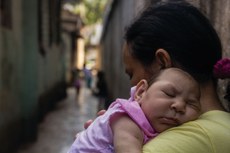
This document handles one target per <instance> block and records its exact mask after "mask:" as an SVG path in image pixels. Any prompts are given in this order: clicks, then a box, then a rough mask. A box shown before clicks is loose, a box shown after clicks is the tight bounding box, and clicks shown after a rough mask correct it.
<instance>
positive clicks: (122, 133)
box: [111, 114, 144, 153]
mask: <svg viewBox="0 0 230 153" xmlns="http://www.w3.org/2000/svg"><path fill="white" fill-rule="evenodd" d="M111 128H112V131H113V135H114V138H113V143H114V149H115V152H116V153H142V146H143V139H144V136H143V133H142V131H141V129H140V128H139V127H138V125H137V124H136V123H135V122H134V121H133V120H132V119H130V118H129V117H128V116H127V115H124V114H121V116H119V117H117V118H116V119H114V120H112V123H111Z"/></svg>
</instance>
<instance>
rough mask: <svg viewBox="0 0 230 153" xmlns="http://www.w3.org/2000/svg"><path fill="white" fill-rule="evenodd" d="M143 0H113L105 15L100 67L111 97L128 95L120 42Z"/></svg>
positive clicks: (121, 42)
mask: <svg viewBox="0 0 230 153" xmlns="http://www.w3.org/2000/svg"><path fill="white" fill-rule="evenodd" d="M144 2H145V1H133V0H125V1H113V3H112V5H111V10H107V11H108V12H109V11H110V14H109V15H108V16H107V17H108V18H107V20H106V22H107V23H108V24H107V27H106V30H105V31H104V33H103V39H102V45H101V50H102V69H103V70H104V71H105V73H106V79H107V82H108V88H109V92H110V96H111V98H115V97H124V98H127V97H128V92H129V78H128V77H127V76H126V75H125V71H124V66H123V62H122V44H123V42H124V40H123V34H124V29H125V27H126V26H127V25H128V24H129V22H131V20H132V19H133V17H134V16H135V14H137V12H138V10H140V9H141V8H142V7H143V6H144V4H145V3H144Z"/></svg>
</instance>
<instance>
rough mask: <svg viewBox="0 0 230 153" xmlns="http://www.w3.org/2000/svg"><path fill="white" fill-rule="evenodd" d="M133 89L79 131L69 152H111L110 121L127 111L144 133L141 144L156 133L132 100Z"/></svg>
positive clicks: (112, 149) (111, 134)
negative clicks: (127, 96) (129, 93)
mask: <svg viewBox="0 0 230 153" xmlns="http://www.w3.org/2000/svg"><path fill="white" fill-rule="evenodd" d="M134 91H135V87H133V88H131V97H130V99H129V100H125V99H117V100H116V101H115V102H113V103H112V104H111V105H110V107H109V109H108V110H107V111H106V113H105V114H104V115H102V116H100V117H97V118H96V120H95V121H94V122H93V123H92V124H91V125H90V126H89V127H88V128H87V129H86V130H84V131H82V132H81V133H79V134H78V136H77V138H76V140H75V142H74V143H73V144H72V146H71V148H70V151H69V153H113V152H114V148H113V133H112V130H111V128H110V122H111V118H112V117H116V115H118V114H120V113H127V114H128V115H129V116H130V118H132V119H133V121H134V122H135V123H136V124H137V125H138V126H139V127H140V128H141V129H142V131H143V134H144V142H143V144H145V143H146V142H147V141H148V140H149V139H152V138H154V137H155V136H156V135H157V133H156V131H155V130H154V129H153V128H152V126H151V125H150V123H149V122H148V120H147V118H146V117H145V115H144V113H143V112H142V110H141V108H140V105H139V104H138V103H137V102H136V101H133V92H134Z"/></svg>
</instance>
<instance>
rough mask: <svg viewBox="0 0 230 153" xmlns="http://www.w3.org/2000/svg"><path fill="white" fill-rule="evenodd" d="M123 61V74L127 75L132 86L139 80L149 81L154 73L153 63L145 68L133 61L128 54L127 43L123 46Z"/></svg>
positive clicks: (137, 61)
mask: <svg viewBox="0 0 230 153" xmlns="http://www.w3.org/2000/svg"><path fill="white" fill-rule="evenodd" d="M123 61H124V66H125V72H126V73H127V74H128V76H129V78H130V82H131V85H132V86H134V85H136V84H137V83H138V82H139V81H140V80H141V79H146V80H149V79H150V78H151V76H152V75H153V74H154V73H155V71H156V68H155V66H154V63H153V64H152V65H151V66H150V67H148V68H146V67H145V66H143V65H142V63H140V61H139V60H137V59H135V58H134V57H133V56H132V55H131V54H130V51H129V46H128V45H127V43H125V44H124V48H123Z"/></svg>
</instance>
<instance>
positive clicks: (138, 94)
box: [134, 80, 148, 103]
mask: <svg viewBox="0 0 230 153" xmlns="http://www.w3.org/2000/svg"><path fill="white" fill-rule="evenodd" d="M147 89H148V82H147V81H146V80H141V81H140V82H139V83H138V84H137V85H136V91H135V94H134V100H135V101H137V102H138V103H139V102H140V100H141V98H142V97H143V96H144V94H145V93H146V91H147Z"/></svg>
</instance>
